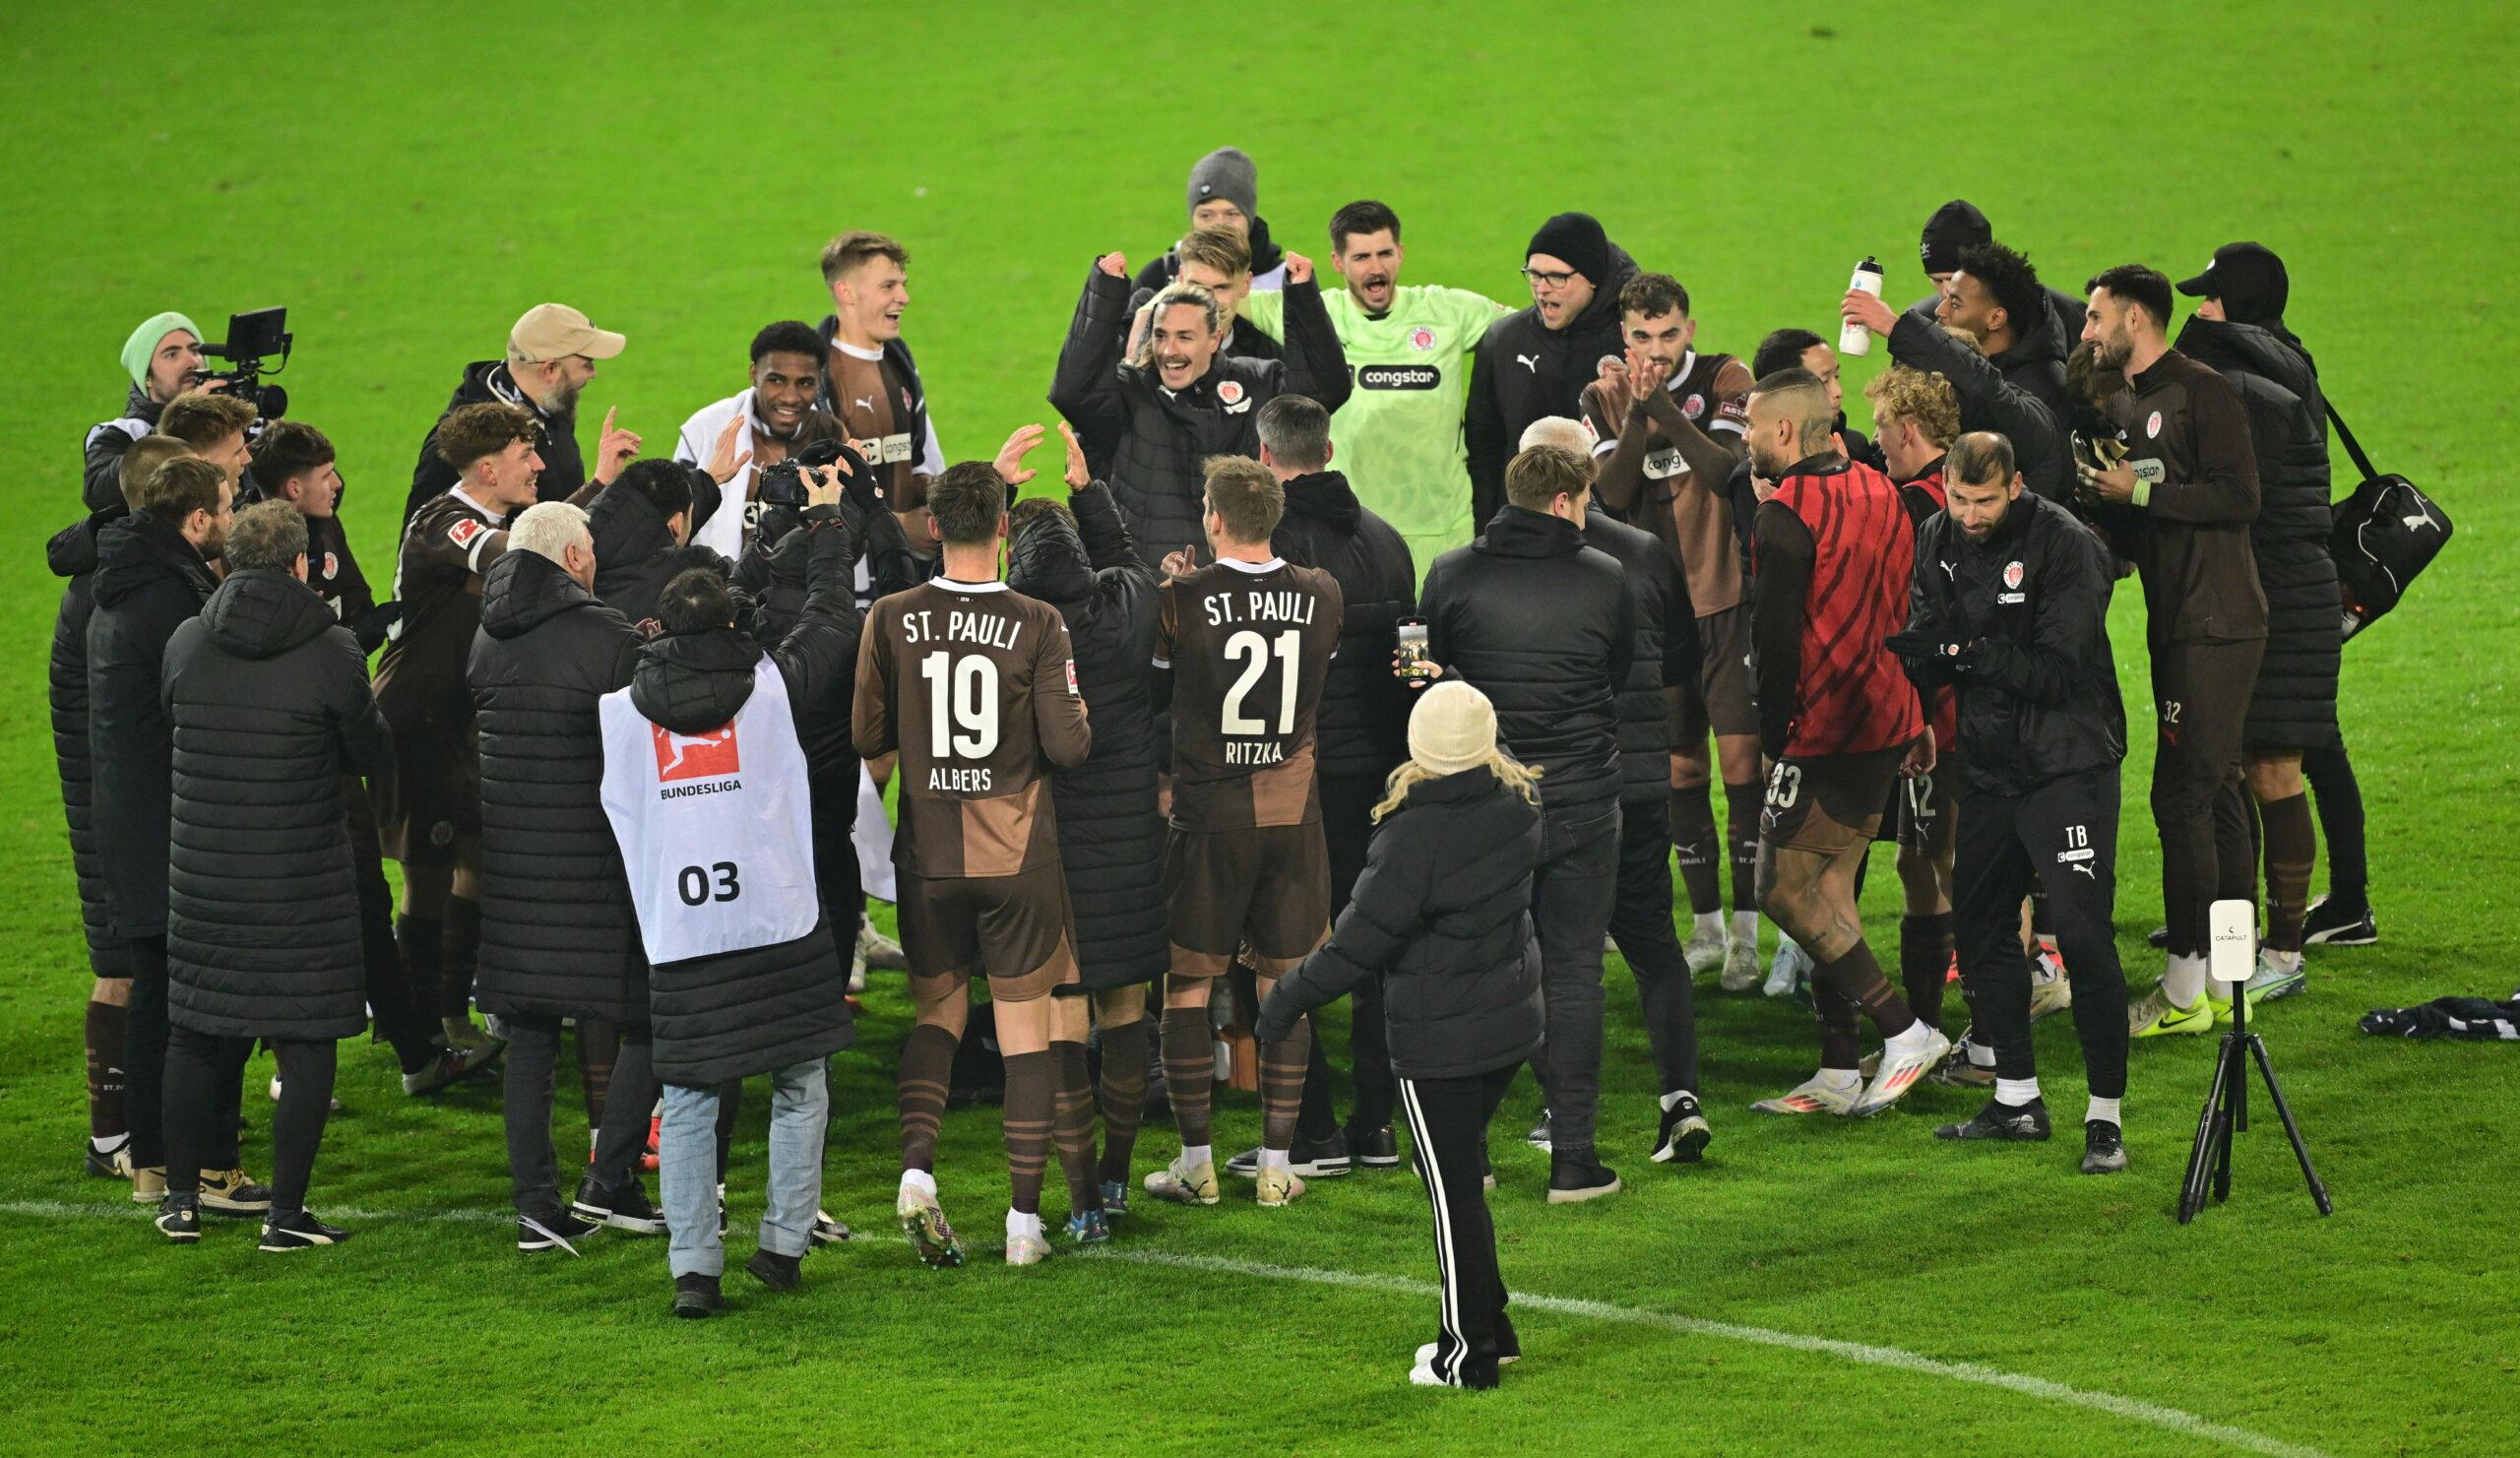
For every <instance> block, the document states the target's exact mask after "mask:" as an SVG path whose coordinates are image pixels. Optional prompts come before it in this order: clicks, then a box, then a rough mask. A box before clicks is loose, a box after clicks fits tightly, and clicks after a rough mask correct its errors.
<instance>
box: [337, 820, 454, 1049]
mask: <svg viewBox="0 0 2520 1458" xmlns="http://www.w3.org/2000/svg"><path fill="white" fill-rule="evenodd" d="M342 798H343V802H344V803H345V804H346V805H347V807H348V808H347V819H348V821H349V831H350V877H351V880H352V882H353V883H354V884H355V885H356V886H357V887H358V932H359V944H360V947H361V949H362V955H363V957H364V959H365V970H366V974H367V1006H368V1012H369V1015H370V1016H371V1017H373V1018H374V1019H375V1022H376V1036H377V1038H379V1039H381V1040H383V1041H384V1042H386V1043H389V1044H391V1045H393V1046H394V1056H395V1058H396V1059H397V1060H398V1061H399V1062H401V1063H402V1065H403V1071H404V1072H405V1073H417V1072H419V1071H420V1070H421V1069H423V1068H426V1067H427V1066H429V1062H430V1060H431V1059H433V1058H435V1057H436V1056H437V1039H438V1026H437V1017H436V1014H435V1011H434V1009H435V1006H436V1001H435V998H436V988H435V987H434V986H432V987H431V988H429V990H428V991H426V992H416V991H414V989H413V988H412V986H411V977H410V970H409V969H408V968H406V967H405V966H404V964H403V948H402V944H401V943H400V942H398V941H396V940H395V937H394V888H393V887H392V886H390V885H388V884H387V883H386V880H385V857H384V855H383V853H382V852H381V851H380V850H379V849H378V842H377V839H376V813H375V810H374V808H373V807H372V806H371V805H370V804H369V802H368V798H367V789H366V787H365V786H363V785H361V784H360V783H359V781H358V779H357V777H355V776H350V775H345V776H343V777H342Z"/></svg>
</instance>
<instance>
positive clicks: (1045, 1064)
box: [1006, 1052, 1059, 1215]
mask: <svg viewBox="0 0 2520 1458" xmlns="http://www.w3.org/2000/svg"><path fill="white" fill-rule="evenodd" d="M1058 1076H1059V1075H1058V1065H1057V1064H1056V1063H1055V1062H1054V1061H1053V1060H1052V1059H1051V1057H1050V1055H1049V1054H1048V1053H1047V1052H1038V1053H1013V1054H1010V1055H1008V1057H1007V1059H1006V1173H1007V1178H1008V1180H1009V1181H1010V1182H1011V1184H1012V1186H1013V1191H1012V1193H1011V1194H1010V1195H1009V1197H1008V1199H1009V1202H1010V1203H1011V1204H1012V1205H1013V1206H1014V1209H1015V1213H1016V1214H1018V1215H1039V1214H1040V1212H1041V1175H1042V1173H1043V1172H1044V1171H1045V1170H1046V1169H1047V1168H1048V1166H1049V1162H1050V1125H1051V1124H1052V1123H1053V1122H1055V1121H1056V1118H1057V1112H1058Z"/></svg>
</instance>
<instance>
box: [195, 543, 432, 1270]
mask: <svg viewBox="0 0 2520 1458" xmlns="http://www.w3.org/2000/svg"><path fill="white" fill-rule="evenodd" d="M224 558H225V565H226V569H227V579H226V581H224V582H222V583H221V584H220V587H219V590H218V591H217V592H215V593H213V594H212V595H211V598H210V601H209V602H206V603H204V604H203V606H202V610H201V613H200V615H199V616H197V617H194V618H191V619H190V620H188V621H186V622H185V623H184V624H183V625H182V626H181V627H178V628H177V629H176V630H175V635H174V638H173V639H172V640H171V641H170V642H168V644H167V645H166V666H165V671H164V676H163V680H162V682H163V693H164V698H165V706H166V719H167V722H168V725H169V727H170V728H171V729H172V730H173V734H174V758H173V766H174V778H173V782H172V784H173V789H174V793H173V798H172V803H171V805H170V807H169V810H168V819H169V822H170V824H171V826H172V830H173V834H172V837H171V840H170V849H171V855H170V856H169V859H168V864H167V867H166V883H167V898H166V904H167V913H168V915H167V921H166V960H167V966H168V969H169V972H170V974H171V984H170V987H169V991H168V1004H169V1008H168V1010H169V1014H170V1016H171V1018H172V1020H173V1023H174V1033H173V1039H172V1042H171V1044H170V1045H169V1046H168V1049H167V1056H166V1094H165V1098H166V1154H167V1161H168V1164H169V1167H170V1169H169V1172H168V1174H167V1178H166V1200H165V1204H164V1206H163V1208H162V1209H161V1210H160V1212H159V1214H158V1230H159V1231H161V1232H163V1233H164V1234H165V1236H167V1238H169V1239H171V1240H175V1241H177V1242H190V1241H193V1240H198V1239H199V1238H201V1211H200V1205H199V1191H200V1187H201V1183H202V1169H201V1167H202V1165H203V1163H204V1160H203V1154H204V1152H205V1151H207V1150H208V1149H210V1148H211V1147H212V1145H213V1144H215V1143H218V1142H221V1140H222V1138H223V1139H232V1138H234V1137H235V1134H234V1125H233V1123H232V1121H230V1120H229V1117H228V1114H227V1111H226V1110H225V1109H224V1108H223V1107H222V1105H221V1093H222V1092H223V1091H224V1090H227V1089H231V1088H233V1087H234V1086H235V1083H236V1080H237V1078H238V1077H239V1076H240V1075H241V1074H242V1072H243V1070H244V1067H245V1059H246V1057H247V1056H248V1055H249V1054H251V1053H252V1052H253V1050H254V1043H255V1041H256V1040H257V1039H259V1040H261V1041H262V1042H264V1043H266V1044H268V1045H270V1046H271V1049H272V1052H273V1055H274V1056H275V1057H277V1058H278V1059H279V1061H280V1076H281V1081H282V1082H281V1087H282V1090H283V1092H282V1094H281V1099H280V1107H279V1108H278V1109H275V1110H274V1111H273V1113H272V1166H273V1179H272V1193H271V1213H270V1215H269V1216H268V1217H266V1219H265V1220H264V1222H263V1248H264V1249H265V1250H274V1251H281V1250H301V1249H306V1248H308V1247H311V1246H318V1245H337V1244H339V1243H341V1242H342V1241H344V1240H346V1239H347V1238H349V1232H347V1231H345V1230H342V1229H340V1228H338V1227H335V1226H330V1225H326V1224H325V1223H324V1222H322V1221H320V1220H317V1219H316V1218H315V1217H314V1216H313V1215H311V1214H309V1213H308V1212H307V1209H306V1184H307V1178H308V1175H309V1174H310V1173H312V1171H313V1169H314V1165H315V1149H316V1146H317V1145H318V1144H319V1143H320V1142H321V1141H322V1139H323V1137H324V1121H325V1116H326V1112H327V1110H328V1109H329V1108H330V1106H331V1104H332V1101H333V1075H334V1071H335V1066H336V1058H337V1056H338V1051H339V1049H338V1045H339V1043H340V1041H341V1040H342V1039H345V1038H352V1037H355V1036H357V1035H358V1034H360V1033H363V1032H365V1031H366V1030H367V965H366V945H365V942H364V940H363V937H362V935H361V928H360V924H359V898H358V883H357V879H356V876H355V873H354V869H353V866H352V864H351V860H350V841H349V822H348V818H347V816H348V805H347V803H346V801H345V798H344V796H343V794H342V790H341V783H342V777H343V776H344V775H347V774H354V775H358V776H360V777H362V778H363V779H365V780H366V781H367V782H368V783H370V784H372V785H374V786H376V787H377V792H378V795H379V797H380V798H383V799H387V800H391V799H392V798H393V775H394V752H393V748H392V744H391V738H390V736H389V734H388V733H387V730H386V728H385V717H384V716H383V715H382V714H380V713H378V712H377V709H376V701H375V699H374V698H373V697H372V696H371V695H370V694H369V693H368V689H367V655H366V654H364V653H362V652H360V650H359V646H358V639H357V637H356V636H354V635H353V634H352V633H351V632H350V630H349V629H348V628H347V627H344V626H343V625H342V624H341V622H340V621H339V620H338V619H336V618H335V617H334V615H333V609H332V607H331V605H330V604H328V603H326V602H325V601H324V600H323V599H322V598H320V597H318V596H317V595H316V594H315V591H314V590H313V589H312V588H309V587H308V586H307V585H306V521H305V518H303V517H301V516H299V515H298V513H297V509H296V508H295V507H293V506H290V505H288V504H287V503H285V502H281V501H266V502H263V503H261V504H260V505H257V506H254V507H251V508H248V509H247V510H245V511H243V512H240V513H238V514H237V516H236V519H235V527H234V529H233V530H232V531H230V532H229V533H228V536H227V540H226V543H225V550H224ZM221 1123H226V1124H227V1127H226V1128H224V1129H221V1128H218V1127H216V1126H217V1125H218V1124H221Z"/></svg>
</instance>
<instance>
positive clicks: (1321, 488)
mask: <svg viewBox="0 0 2520 1458" xmlns="http://www.w3.org/2000/svg"><path fill="white" fill-rule="evenodd" d="M1286 491H1287V510H1286V514H1285V515H1284V516H1282V517H1280V518H1279V519H1278V530H1277V531H1276V532H1275V533H1274V534H1272V535H1271V537H1270V539H1269V548H1270V550H1272V551H1274V552H1276V553H1277V554H1278V555H1279V556H1281V557H1284V558H1286V559H1287V560H1288V561H1290V562H1292V563H1294V564H1295V565H1296V566H1298V567H1318V568H1320V569H1321V570H1322V571H1324V572H1327V573H1329V574H1330V576H1331V578H1332V580H1334V581H1336V582H1337V583H1338V584H1339V593H1340V598H1341V601H1342V602H1345V603H1346V608H1345V615H1344V617H1343V618H1342V620H1341V622H1340V627H1339V656H1338V657H1337V658H1334V659H1332V660H1331V661H1330V673H1329V676H1328V677H1326V678H1324V679H1323V680H1322V683H1321V707H1320V710H1319V711H1318V713H1317V714H1316V715H1315V716H1314V720H1313V735H1314V746H1313V752H1314V755H1315V759H1314V763H1315V765H1316V766H1317V767H1318V770H1319V778H1321V779H1322V780H1325V781H1330V780H1349V781H1357V780H1362V781H1368V782H1371V785H1372V787H1373V788H1372V789H1371V790H1369V791H1365V792H1366V793H1371V794H1373V795H1374V797H1375V798H1380V797H1381V796H1380V794H1379V790H1380V787H1381V784H1382V781H1383V778H1384V777H1385V776H1387V775H1389V774H1390V773H1391V772H1392V770H1393V769H1395V768H1396V767H1398V765H1399V764H1400V762H1401V761H1402V760H1404V759H1407V758H1408V757H1409V689H1408V688H1407V686H1406V685H1404V684H1402V683H1401V681H1400V680H1399V679H1398V678H1396V677H1394V676H1392V671H1391V656H1392V653H1393V651H1394V650H1395V649H1396V648H1397V647H1398V646H1399V641H1398V640H1399V627H1398V625H1399V622H1400V620H1401V619H1402V618H1404V617H1407V616H1409V615H1410V614H1411V613H1412V612H1414V611H1415V610H1416V607H1417V599H1418V564H1417V561H1416V560H1415V559H1414V558H1413V557H1411V556H1410V554H1409V543H1408V542H1407V541H1406V540H1403V539H1402V538H1401V536H1400V534H1399V533H1398V532H1397V531H1395V530H1393V528H1392V526H1391V524H1390V523H1389V522H1386V521H1384V520H1383V519H1382V518H1381V517H1378V516H1376V515H1374V514H1373V513H1372V512H1370V511H1367V510H1365V508H1364V506H1363V504H1362V503H1360V502H1359V501H1357V500H1356V493H1355V488H1353V487H1352V486H1350V485H1349V484H1348V477H1347V476H1346V475H1342V474H1341V473H1339V472H1336V471H1324V472H1317V473H1314V474H1312V475H1298V476H1293V477H1292V478H1290V479H1289V480H1288V481H1287V483H1286ZM1095 731H1096V732H1097V733H1100V732H1102V727H1101V725H1100V724H1097V726H1096V727H1095Z"/></svg>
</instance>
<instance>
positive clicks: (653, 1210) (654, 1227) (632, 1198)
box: [569, 1173, 725, 1236]
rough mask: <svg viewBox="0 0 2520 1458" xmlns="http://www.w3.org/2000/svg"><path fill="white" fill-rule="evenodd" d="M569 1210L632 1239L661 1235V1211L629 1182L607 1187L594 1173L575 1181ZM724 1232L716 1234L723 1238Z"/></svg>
mask: <svg viewBox="0 0 2520 1458" xmlns="http://www.w3.org/2000/svg"><path fill="white" fill-rule="evenodd" d="M569 1208H570V1209H571V1210H572V1211H575V1212H576V1213H577V1214H578V1215H580V1216H582V1217H584V1218H585V1219H588V1220H592V1221H594V1222H595V1223H596V1224H597V1225H608V1226H610V1227H612V1228H613V1229H614V1230H616V1231H628V1232H629V1233H630V1234H632V1235H634V1236H662V1235H663V1234H664V1233H665V1217H664V1214H663V1212H662V1211H660V1210H659V1209H657V1207H656V1206H654V1205H652V1204H649V1203H648V1194H647V1191H645V1190H643V1189H641V1188H639V1181H638V1180H637V1179H635V1178H634V1179H632V1180H631V1181H630V1182H629V1183H628V1184H625V1185H622V1186H620V1187H619V1188H607V1187H606V1186H605V1185H604V1184H603V1183H602V1182H601V1181H599V1180H598V1179H597V1178H596V1177H595V1175H594V1174H592V1173H590V1174H588V1175H587V1176H586V1177H585V1178H584V1179H581V1180H579V1181H578V1197H577V1198H576V1199H574V1200H571V1201H570V1202H569ZM719 1235H720V1236H724V1235H725V1232H724V1231H721V1232H719Z"/></svg>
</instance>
